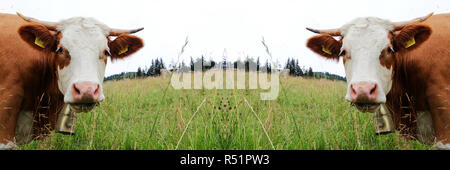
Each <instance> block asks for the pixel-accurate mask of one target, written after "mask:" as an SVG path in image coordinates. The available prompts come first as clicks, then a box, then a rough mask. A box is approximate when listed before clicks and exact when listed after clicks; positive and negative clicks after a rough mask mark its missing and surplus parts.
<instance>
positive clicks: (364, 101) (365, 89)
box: [349, 82, 380, 112]
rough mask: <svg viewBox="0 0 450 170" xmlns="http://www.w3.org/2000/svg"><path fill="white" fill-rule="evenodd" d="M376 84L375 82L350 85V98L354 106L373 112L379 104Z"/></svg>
mask: <svg viewBox="0 0 450 170" xmlns="http://www.w3.org/2000/svg"><path fill="white" fill-rule="evenodd" d="M378 89H379V88H378V85H377V84H376V83H366V82H362V83H356V84H351V85H350V89H349V90H350V99H351V102H352V104H353V105H354V106H356V108H357V109H358V110H360V111H364V112H367V111H368V112H374V111H375V110H377V109H378V107H379V106H380V103H378V102H377V97H378Z"/></svg>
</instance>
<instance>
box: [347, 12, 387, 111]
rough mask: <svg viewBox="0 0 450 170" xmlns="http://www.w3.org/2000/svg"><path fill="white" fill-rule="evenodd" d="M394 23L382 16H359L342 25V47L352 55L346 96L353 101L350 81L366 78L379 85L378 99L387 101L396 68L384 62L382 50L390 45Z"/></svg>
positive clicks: (359, 81)
mask: <svg viewBox="0 0 450 170" xmlns="http://www.w3.org/2000/svg"><path fill="white" fill-rule="evenodd" d="M392 29H393V27H392V25H391V23H390V22H389V21H387V20H382V19H379V18H372V17H369V18H358V19H355V20H353V21H352V22H350V23H348V24H346V25H344V26H343V27H341V31H342V35H343V37H344V38H343V40H342V41H343V44H342V49H345V50H346V51H347V54H348V55H349V56H350V58H348V59H347V60H346V62H345V64H344V67H345V73H346V76H347V83H348V90H347V95H346V97H345V98H346V99H347V100H349V101H350V85H351V84H356V83H361V82H366V83H376V84H377V85H378V88H379V90H378V97H377V100H376V102H378V103H385V102H386V94H387V93H388V92H389V91H390V89H391V86H392V80H391V75H392V68H391V69H387V68H386V67H384V66H382V65H381V63H380V59H379V57H380V54H381V52H382V50H383V49H384V48H386V47H387V46H389V44H390V40H389V38H388V34H389V32H390V31H391V30H392Z"/></svg>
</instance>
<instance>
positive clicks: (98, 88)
mask: <svg viewBox="0 0 450 170" xmlns="http://www.w3.org/2000/svg"><path fill="white" fill-rule="evenodd" d="M99 90H100V85H98V84H97V87H96V88H95V91H94V95H97V94H98V92H99Z"/></svg>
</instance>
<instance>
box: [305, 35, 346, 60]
mask: <svg viewBox="0 0 450 170" xmlns="http://www.w3.org/2000/svg"><path fill="white" fill-rule="evenodd" d="M322 45H323V47H324V48H325V49H327V50H329V51H330V52H331V55H330V54H327V53H325V52H324V51H322ZM306 46H307V47H308V48H310V49H311V50H312V51H314V52H315V53H317V54H319V55H321V56H323V57H325V58H327V59H332V60H336V61H339V53H340V51H341V46H342V42H341V41H337V40H336V39H334V38H333V37H332V36H331V35H328V34H321V35H317V36H314V37H311V38H310V39H309V40H308V42H307V43H306Z"/></svg>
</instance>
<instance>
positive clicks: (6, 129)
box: [0, 14, 63, 143]
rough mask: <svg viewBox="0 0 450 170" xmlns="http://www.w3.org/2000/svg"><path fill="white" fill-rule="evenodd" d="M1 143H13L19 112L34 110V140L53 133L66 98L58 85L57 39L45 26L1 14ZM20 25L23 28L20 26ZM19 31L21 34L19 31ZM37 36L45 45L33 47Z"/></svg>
mask: <svg viewBox="0 0 450 170" xmlns="http://www.w3.org/2000/svg"><path fill="white" fill-rule="evenodd" d="M0 20H1V21H2V22H1V23H0V27H1V28H2V33H1V34H0V44H1V46H0V47H1V49H0V77H2V79H0V89H3V90H2V91H0V108H3V107H8V108H11V109H10V110H2V109H0V121H1V122H0V124H2V125H4V126H1V127H0V143H4V142H7V141H13V140H14V129H15V126H16V120H17V116H18V112H19V111H21V110H25V111H32V112H33V117H34V122H35V123H34V126H33V132H34V133H33V137H34V138H40V137H43V136H45V135H48V134H49V133H50V130H51V129H53V128H54V126H55V123H56V117H57V112H58V111H59V109H61V106H62V104H63V95H62V94H61V93H60V92H59V90H58V86H57V73H56V65H57V64H56V61H55V53H53V50H54V45H55V43H56V41H55V39H56V37H55V36H54V35H53V34H52V33H51V32H50V31H48V30H47V29H46V28H45V27H43V26H40V25H36V24H28V23H26V22H25V21H23V20H22V19H21V18H19V17H17V16H16V15H10V14H0ZM21 25H24V26H22V27H21ZM19 30H20V31H19ZM35 36H38V37H39V38H40V39H41V40H42V41H43V42H44V44H45V46H46V48H45V49H43V48H41V47H39V46H37V45H34V39H35Z"/></svg>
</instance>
